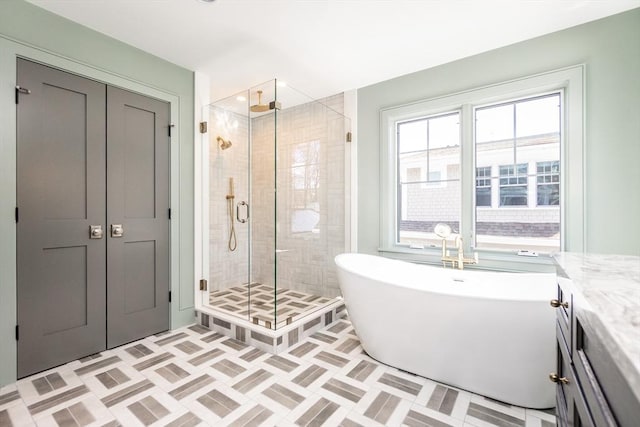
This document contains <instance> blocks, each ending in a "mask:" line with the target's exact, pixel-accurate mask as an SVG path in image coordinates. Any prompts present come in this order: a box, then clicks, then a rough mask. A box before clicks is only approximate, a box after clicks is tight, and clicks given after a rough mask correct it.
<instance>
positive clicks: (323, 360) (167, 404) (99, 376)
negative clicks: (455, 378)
mask: <svg viewBox="0 0 640 427" xmlns="http://www.w3.org/2000/svg"><path fill="white" fill-rule="evenodd" d="M0 425H1V426H2V427H13V426H36V425H38V426H41V427H46V426H109V427H117V426H126V427H137V426H147V425H153V426H171V427H177V426H247V427H248V426H278V427H292V426H327V427H335V426H347V427H358V426H365V427H377V426H425V427H427V426H429V427H450V426H455V427H491V426H502V427H504V426H508V427H552V426H554V425H555V415H554V413H553V411H537V410H531V409H524V408H519V407H516V406H510V405H506V404H504V403H501V402H497V401H494V400H491V399H487V398H484V397H482V396H478V395H476V394H472V393H469V392H466V391H464V390H460V389H456V388H453V387H450V386H447V385H444V384H439V383H436V382H434V381H431V380H429V379H426V378H422V377H419V376H415V375H411V374H408V373H406V372H403V371H399V370H397V369H395V368H392V367H389V366H386V365H384V364H381V363H379V362H377V361H375V360H374V359H371V358H370V357H369V356H367V354H366V353H364V351H363V349H362V347H361V346H360V343H359V340H358V337H357V336H356V335H355V332H354V330H353V327H352V326H351V324H350V322H349V321H348V320H347V319H340V320H339V321H338V322H336V323H335V324H334V325H333V326H331V327H329V328H328V329H324V330H322V331H321V332H316V333H314V334H312V335H311V336H309V337H308V338H306V339H304V340H301V341H300V342H298V344H297V345H295V346H293V347H292V348H290V349H289V350H288V351H286V352H284V353H282V354H279V355H271V354H268V353H266V352H263V351H261V350H258V349H256V348H254V347H251V346H247V345H246V344H244V343H241V342H238V341H236V340H234V339H231V338H228V337H224V336H222V335H221V334H218V333H216V332H211V331H210V330H208V329H206V328H203V327H201V326H199V325H193V326H190V327H185V328H181V329H178V330H175V331H171V332H169V333H165V334H160V335H157V336H150V337H147V338H145V339H143V340H140V341H137V342H134V343H130V344H127V345H125V346H122V347H118V348H115V349H112V350H108V351H105V352H102V353H100V354H96V355H94V356H91V357H86V358H84V359H81V360H76V361H73V362H70V363H68V364H66V365H63V366H60V367H58V368H55V369H52V370H49V371H46V372H42V373H39V374H36V375H33V376H31V377H28V378H24V379H22V380H20V381H18V382H17V383H13V384H10V385H8V386H4V387H2V388H0Z"/></svg>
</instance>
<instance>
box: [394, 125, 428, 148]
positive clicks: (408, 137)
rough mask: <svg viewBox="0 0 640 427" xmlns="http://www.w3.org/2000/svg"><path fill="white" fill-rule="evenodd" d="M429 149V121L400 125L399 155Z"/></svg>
mask: <svg viewBox="0 0 640 427" xmlns="http://www.w3.org/2000/svg"><path fill="white" fill-rule="evenodd" d="M426 149H427V120H426V119H425V120H416V121H411V122H405V123H400V124H398V153H410V152H412V151H419V150H426Z"/></svg>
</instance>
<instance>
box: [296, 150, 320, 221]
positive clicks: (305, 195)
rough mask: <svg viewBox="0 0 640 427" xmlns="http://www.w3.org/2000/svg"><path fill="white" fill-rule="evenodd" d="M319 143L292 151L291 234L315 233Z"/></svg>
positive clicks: (318, 214) (318, 213)
mask: <svg viewBox="0 0 640 427" xmlns="http://www.w3.org/2000/svg"><path fill="white" fill-rule="evenodd" d="M319 161H320V141H310V142H302V143H299V144H296V145H295V146H294V148H293V151H292V162H291V178H292V194H293V200H292V203H293V211H292V218H291V231H292V232H293V233H304V232H313V233H317V232H318V229H317V226H318V223H319V221H320V212H319V210H320V208H319V203H318V191H319V188H320V168H319V166H318V163H319Z"/></svg>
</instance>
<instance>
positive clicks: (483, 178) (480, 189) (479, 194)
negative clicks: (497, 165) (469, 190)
mask: <svg viewBox="0 0 640 427" xmlns="http://www.w3.org/2000/svg"><path fill="white" fill-rule="evenodd" d="M476 206H491V166H488V167H486V166H485V167H480V168H476Z"/></svg>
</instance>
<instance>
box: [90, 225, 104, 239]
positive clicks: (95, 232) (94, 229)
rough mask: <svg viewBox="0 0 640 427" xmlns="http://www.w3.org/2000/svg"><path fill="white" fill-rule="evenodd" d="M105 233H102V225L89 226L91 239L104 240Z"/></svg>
mask: <svg viewBox="0 0 640 427" xmlns="http://www.w3.org/2000/svg"><path fill="white" fill-rule="evenodd" d="M103 235H104V232H103V231H102V226H101V225H90V226H89V238H90V239H102V236H103Z"/></svg>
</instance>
